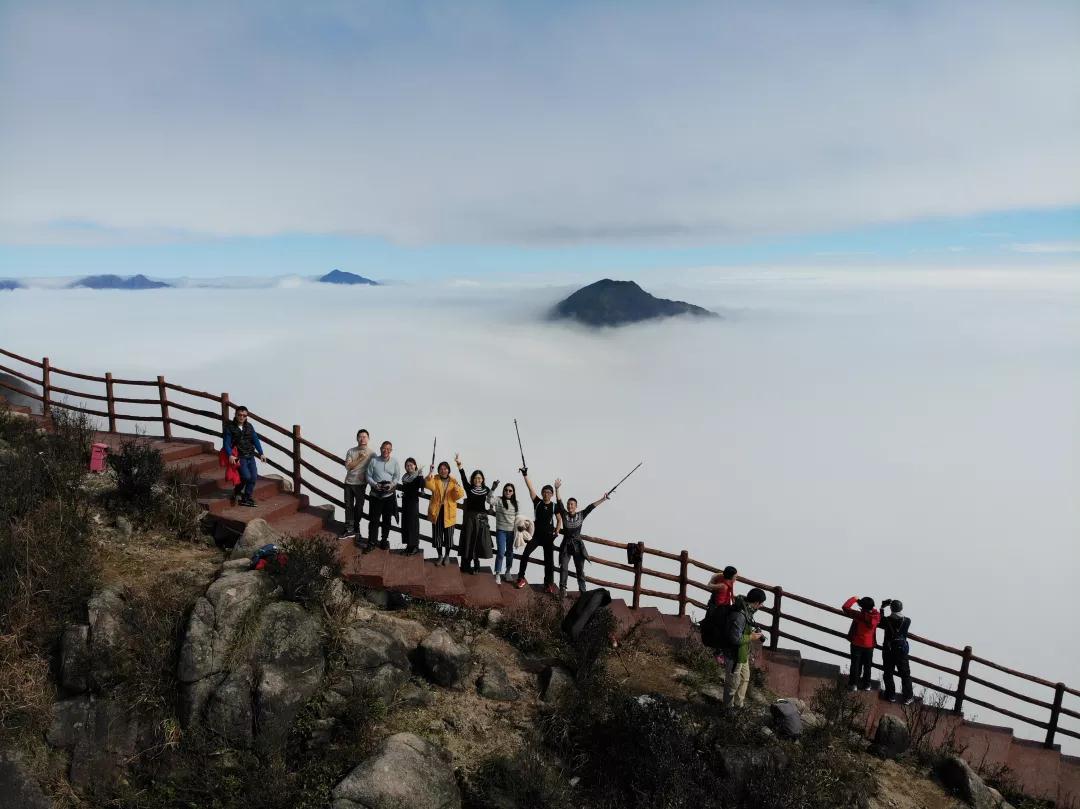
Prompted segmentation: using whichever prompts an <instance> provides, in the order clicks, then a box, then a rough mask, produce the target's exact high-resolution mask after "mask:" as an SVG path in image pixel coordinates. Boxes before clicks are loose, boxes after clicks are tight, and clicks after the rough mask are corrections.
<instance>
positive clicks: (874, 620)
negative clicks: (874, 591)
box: [841, 596, 881, 691]
mask: <svg viewBox="0 0 1080 809" xmlns="http://www.w3.org/2000/svg"><path fill="white" fill-rule="evenodd" d="M855 602H858V604H859V609H858V610H855V609H854V607H853V605H854V604H855ZM874 607H875V604H874V599H872V598H870V596H863V597H862V598H858V597H857V596H852V597H851V598H849V599H848V600H847V601H845V602H844V606H843V607H841V609H842V610H843V611H844V615H847V616H848V617H850V618H851V629H849V630H848V640H850V641H851V673H850V674H848V688H849V689H850V690H852V691H857V690H858V689H860V688H861V689H862V690H863V691H869V690H870V669H871V666H872V665H873V662H874V644H875V642H876V636H877V627H878V623H880V621H881V613H880V612H878V611H877V610H876V609H875V608H874Z"/></svg>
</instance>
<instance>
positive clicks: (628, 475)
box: [608, 461, 645, 497]
mask: <svg viewBox="0 0 1080 809" xmlns="http://www.w3.org/2000/svg"><path fill="white" fill-rule="evenodd" d="M643 463H645V461H640V462H639V463H638V465H637V466H635V467H634V468H633V469H631V470H630V471H629V472H627V473H626V477H624V478H623V479H622V480H620V481H619V482H618V483H616V484H615V485H614V486H612V487H611V488H610V489H609V490H608V497H611V493H612V492H613V491H615V490H616V489H617V488H619V487H620V486H622V485H623V483H624V482H625V481H626V478H628V477H630V476H631V475H632V474H634V473H635V472H636V471H638V467H640V466H641V464H643Z"/></svg>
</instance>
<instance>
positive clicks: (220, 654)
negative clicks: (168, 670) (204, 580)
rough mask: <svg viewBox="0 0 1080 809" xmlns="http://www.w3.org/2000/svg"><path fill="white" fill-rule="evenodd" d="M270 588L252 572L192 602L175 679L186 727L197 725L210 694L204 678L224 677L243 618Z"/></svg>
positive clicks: (228, 579)
mask: <svg viewBox="0 0 1080 809" xmlns="http://www.w3.org/2000/svg"><path fill="white" fill-rule="evenodd" d="M272 588H273V584H272V582H271V580H270V577H269V576H265V575H263V574H262V573H261V572H260V571H256V570H251V571H248V572H243V573H235V574H232V575H229V576H222V577H219V578H218V579H217V580H215V581H214V582H213V583H212V584H211V585H210V586H209V587H208V588H207V589H206V593H204V594H203V596H202V598H200V599H199V600H198V601H196V602H195V606H194V608H193V609H192V611H191V617H190V618H189V619H188V625H187V629H186V631H185V633H184V639H183V642H182V644H181V646H180V661H179V664H178V665H177V672H176V673H177V678H178V679H179V680H180V682H181V683H182V684H183V711H182V715H181V718H182V720H183V721H184V723H185V724H191V723H192V722H194V721H196V720H197V719H198V717H199V715H200V714H201V713H202V710H203V708H204V707H205V705H206V700H207V698H208V697H209V695H210V693H212V692H213V687H212V684H206V683H203V684H201V685H200V682H201V681H202V680H204V679H207V678H214V679H218V680H220V679H221V678H222V676H223V675H224V674H226V673H227V663H228V659H229V655H230V652H231V650H232V646H233V642H234V641H235V640H236V638H237V633H238V632H239V631H240V629H241V626H242V625H243V623H244V621H245V619H246V616H247V615H248V613H249V612H250V611H251V610H254V609H257V608H258V607H260V606H262V604H263V603H264V601H265V600H266V599H267V598H268V597H269V594H270V592H271V590H272Z"/></svg>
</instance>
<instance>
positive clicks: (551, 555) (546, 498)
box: [514, 466, 562, 595]
mask: <svg viewBox="0 0 1080 809" xmlns="http://www.w3.org/2000/svg"><path fill="white" fill-rule="evenodd" d="M518 471H519V472H521V475H522V477H524V478H525V485H526V486H527V487H528V488H529V497H531V498H532V501H533V511H534V512H535V515H536V519H535V520H533V535H532V539H530V540H529V541H528V542H527V543H526V545H525V547H524V548H523V549H522V551H521V564H520V566H519V567H518V580H517V584H516V585H514V586H515V587H517V588H518V589H520V588H522V587H524V586H525V585H526V584H528V582H527V581H526V580H525V569H526V568H527V567H528V566H529V557H531V556H532V553H533V551H534V550H536V549H537V548H543V549H544V589H545V590H546V591H547V592H549V593H551V594H552V595H555V593H556V592H557V590H556V589H555V535H556V534H557V533H558V531H559V527H560V523H561V520H562V518H561V517H560V516H559V515H558V512H556V510H555V499H554V498H555V489H554V488H553V487H552V486H544V487H543V488H541V489H540V495H539V496H537V494H536V489H534V488H533V484H532V481H531V480H529V470H528V469H527V468H526V467H524V466H523V467H521V469H519V470H518Z"/></svg>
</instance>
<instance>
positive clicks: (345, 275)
mask: <svg viewBox="0 0 1080 809" xmlns="http://www.w3.org/2000/svg"><path fill="white" fill-rule="evenodd" d="M319 283H320V284H366V285H367V286H373V287H377V286H379V282H378V281H372V280H371V279H370V278H365V277H364V276H362V275H357V274H356V273H352V272H345V271H344V270H330V272H328V273H327V274H326V275H324V276H323V277H322V278H320V279H319Z"/></svg>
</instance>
